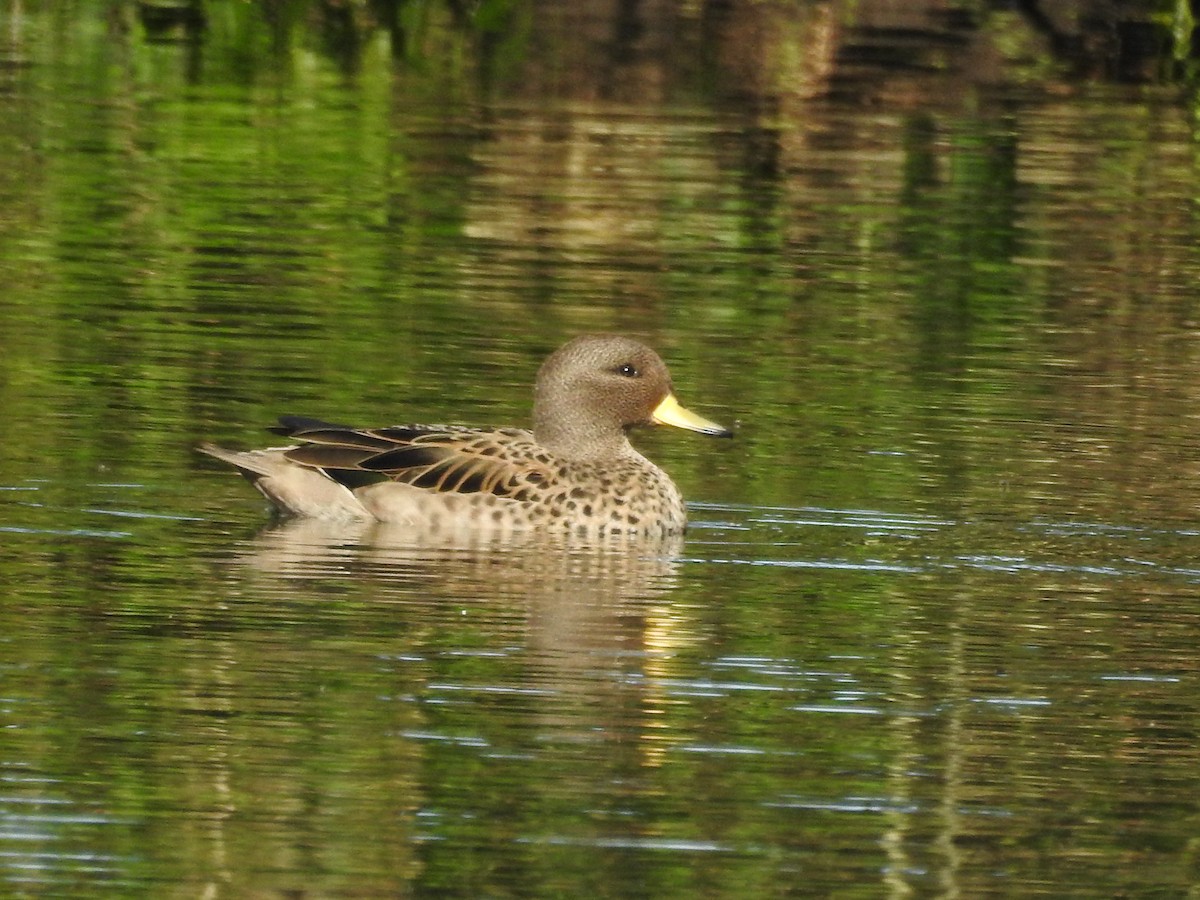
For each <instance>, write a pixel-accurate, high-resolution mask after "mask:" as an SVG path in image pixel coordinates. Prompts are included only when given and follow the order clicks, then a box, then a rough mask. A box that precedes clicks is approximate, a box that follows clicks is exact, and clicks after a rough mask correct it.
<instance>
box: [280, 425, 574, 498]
mask: <svg viewBox="0 0 1200 900" xmlns="http://www.w3.org/2000/svg"><path fill="white" fill-rule="evenodd" d="M272 430H273V431H275V432H277V433H280V434H285V435H287V436H288V437H293V438H296V439H298V440H300V441H304V442H305V443H303V444H301V445H300V446H298V447H294V448H292V449H290V450H288V451H287V457H288V459H290V460H292V461H293V462H297V463H300V464H301V465H307V466H313V467H315V468H319V469H322V470H323V471H325V472H326V473H327V474H328V475H329V476H330V477H331V478H333V479H335V480H337V481H340V482H342V483H343V484H346V485H347V486H349V487H356V486H358V485H360V484H363V483H366V482H370V481H372V480H378V479H380V478H388V479H391V480H392V481H398V482H402V483H404V484H411V485H413V486H414V487H418V488H423V489H425V490H430V491H437V492H442V493H461V494H469V493H487V494H496V495H498V496H502V497H514V496H519V495H520V492H521V491H523V490H524V489H526V488H529V487H531V486H533V485H536V484H541V483H542V482H544V481H545V480H547V479H548V478H549V477H550V476H551V470H550V467H549V465H548V464H547V461H546V460H545V457H544V452H542V451H540V450H539V448H538V447H537V445H536V444H535V443H534V442H533V438H532V435H530V434H529V433H528V432H526V431H519V430H517V429H498V430H487V431H481V430H479V429H473V428H463V427H459V426H453V425H450V426H441V425H438V426H434V425H395V426H390V427H387V428H371V429H358V428H350V427H347V426H341V425H331V424H329V423H328V422H322V421H320V420H317V419H305V418H301V417H298V416H286V417H283V418H281V419H280V420H279V426H278V427H277V428H274V429H272Z"/></svg>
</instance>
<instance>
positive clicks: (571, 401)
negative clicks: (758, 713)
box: [200, 335, 731, 535]
mask: <svg viewBox="0 0 1200 900" xmlns="http://www.w3.org/2000/svg"><path fill="white" fill-rule="evenodd" d="M639 425H675V426H678V427H680V428H687V429H689V430H691V431H698V432H700V433H702V434H708V435H715V436H718V437H729V436H730V435H731V432H730V431H729V430H728V429H725V428H723V427H721V426H720V425H717V424H715V423H714V422H710V421H708V420H707V419H704V418H701V417H700V416H698V415H696V414H695V413H691V412H689V411H688V410H686V409H684V408H683V407H682V406H680V405H679V401H677V400H676V399H675V394H674V392H673V391H672V387H671V376H670V374H669V373H668V372H667V367H666V365H665V364H664V363H663V361H662V360H661V359H660V358H659V356H658V354H657V353H655V352H654V351H653V350H651V349H650V348H649V347H646V346H645V345H643V344H641V343H639V342H637V341H635V340H631V339H629V338H625V337H618V336H614V335H584V336H582V337H577V338H575V339H574V340H572V341H570V342H569V343H567V344H565V345H564V346H562V347H561V348H559V349H558V350H557V351H556V352H555V353H553V354H552V355H551V356H550V357H549V358H548V359H547V360H546V361H545V363H543V364H542V367H541V369H540V370H539V371H538V376H537V384H536V386H535V388H534V410H533V431H532V432H530V431H525V430H522V429H517V428H469V427H464V426H460V425H395V426H389V427H386V428H352V427H348V426H345V425H331V424H329V423H327V422H322V421H319V420H317V419H307V418H302V417H299V416H284V417H282V418H280V420H279V425H278V426H276V427H274V428H271V429H270V430H271V431H272V432H274V433H276V434H282V435H285V436H287V437H289V438H292V439H294V440H295V441H297V442H298V443H295V444H292V445H289V446H287V447H277V448H270V449H266V450H248V451H237V450H226V449H224V448H222V447H216V446H214V445H212V444H205V445H203V446H202V447H200V450H202V451H203V452H205V453H207V454H209V455H211V456H215V457H216V458H217V459H221V460H224V461H225V462H228V463H231V464H232V465H234V466H236V467H237V468H238V469H239V470H240V471H241V473H242V474H243V475H244V476H246V478H248V479H249V480H250V482H251V483H252V484H253V485H254V486H255V487H256V488H258V490H259V491H261V492H262V493H263V495H264V496H265V497H266V498H267V499H268V500H270V501H271V503H272V504H274V506H275V507H276V508H277V509H278V510H279V511H280V512H281V513H284V514H287V515H292V516H308V517H313V518H320V519H365V520H368V521H369V520H375V521H379V522H388V523H397V524H405V525H411V526H412V527H414V528H417V529H422V530H427V531H431V532H437V531H441V530H451V529H454V530H461V529H463V528H464V527H467V528H479V529H481V530H494V531H521V530H527V529H546V530H553V531H567V532H578V533H586V534H597V535H598V534H607V533H638V534H646V535H665V534H675V533H678V532H681V531H682V530H683V529H684V527H685V526H686V524H687V514H686V512H685V509H684V504H683V498H682V497H681V496H680V493H679V489H678V488H676V487H675V484H674V482H672V481H671V479H670V478H669V477H668V476H667V473H666V472H664V471H663V470H662V469H660V468H659V467H658V466H656V465H654V463H652V462H650V460H648V459H646V457H644V456H642V454H640V453H638V452H637V450H635V449H634V448H633V445H632V444H630V443H629V438H628V436H627V432H628V430H629V429H630V428H633V427H635V426H639Z"/></svg>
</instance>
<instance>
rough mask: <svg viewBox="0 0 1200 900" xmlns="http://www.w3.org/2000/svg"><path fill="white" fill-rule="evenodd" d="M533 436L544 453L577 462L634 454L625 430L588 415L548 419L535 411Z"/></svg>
mask: <svg viewBox="0 0 1200 900" xmlns="http://www.w3.org/2000/svg"><path fill="white" fill-rule="evenodd" d="M533 437H534V439H535V440H536V441H537V442H538V443H539V444H541V445H542V446H543V447H545V448H546V449H547V450H549V451H551V452H552V453H554V454H555V455H556V456H560V457H562V458H563V459H569V460H573V461H576V462H594V461H598V460H606V459H620V458H623V457H626V456H628V455H630V454H636V453H637V451H636V450H634V449H633V445H632V444H630V443H629V438H628V437H626V435H625V431H624V430H623V429H621V428H615V429H614V428H613V426H612V423H611V422H600V421H597V420H595V419H590V418H589V417H587V416H583V415H576V416H569V417H565V418H564V417H562V416H556V417H553V418H551V417H549V416H544V415H538V411H537V410H536V409H535V410H534V417H533Z"/></svg>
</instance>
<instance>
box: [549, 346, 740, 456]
mask: <svg viewBox="0 0 1200 900" xmlns="http://www.w3.org/2000/svg"><path fill="white" fill-rule="evenodd" d="M639 425H675V426H678V427H680V428H687V429H689V430H691V431H699V432H701V433H703V434H710V435H716V436H720V437H728V436H730V434H731V432H730V431H728V430H727V429H725V428H722V427H721V426H720V425H717V424H716V423H714V422H709V421H708V420H707V419H703V418H701V417H700V416H697V415H695V414H694V413H690V412H688V411H687V410H686V409H684V408H683V407H682V406H680V405H679V402H678V401H677V400H676V399H675V395H674V393H673V392H672V388H671V374H670V373H669V372H668V371H667V367H666V365H665V364H664V363H663V361H662V360H661V359H660V358H659V356H658V354H657V353H655V352H654V351H653V350H651V349H650V348H649V347H647V346H646V345H645V344H642V343H639V342H638V341H635V340H632V339H631V338H626V337H619V336H617V335H597V334H588V335H582V336H581V337H577V338H575V339H574V340H572V341H570V342H568V343H567V344H564V345H563V346H562V347H560V348H559V349H558V350H556V351H555V352H554V353H553V354H551V356H550V357H549V358H548V359H547V360H546V361H545V362H544V363H543V364H542V367H541V369H540V370H539V371H538V377H537V385H536V387H535V389H534V404H533V434H534V437H535V438H536V439H537V441H538V443H539V444H541V445H542V446H543V447H545V448H547V449H548V450H551V451H553V452H554V453H557V454H558V455H560V456H563V457H567V458H570V459H604V458H612V457H614V456H617V455H620V454H621V453H623V452H625V451H626V450H627V448H628V440H627V438H626V436H625V433H626V431H628V429H630V428H634V427H636V426H639Z"/></svg>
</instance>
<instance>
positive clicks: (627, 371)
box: [613, 363, 642, 378]
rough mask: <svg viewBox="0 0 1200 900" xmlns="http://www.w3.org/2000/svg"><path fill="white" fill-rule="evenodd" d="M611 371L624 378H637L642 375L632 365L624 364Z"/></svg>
mask: <svg viewBox="0 0 1200 900" xmlns="http://www.w3.org/2000/svg"><path fill="white" fill-rule="evenodd" d="M613 371H614V372H616V373H617V374H618V375H624V376H625V377H626V378H637V377H638V376H639V375H641V374H642V373H641V372H639V371H638V370H637V366H635V365H634V364H633V363H625V365H623V366H617V367H616V368H615V369H613Z"/></svg>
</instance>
